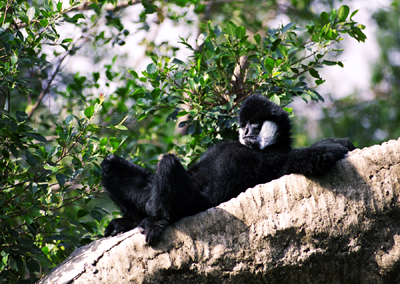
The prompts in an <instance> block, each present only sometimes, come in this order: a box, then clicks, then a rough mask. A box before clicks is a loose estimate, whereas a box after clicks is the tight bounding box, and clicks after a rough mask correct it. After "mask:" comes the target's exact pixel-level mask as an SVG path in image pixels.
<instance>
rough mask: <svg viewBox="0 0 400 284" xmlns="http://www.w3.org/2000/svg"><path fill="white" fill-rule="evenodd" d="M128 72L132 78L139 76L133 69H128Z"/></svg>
mask: <svg viewBox="0 0 400 284" xmlns="http://www.w3.org/2000/svg"><path fill="white" fill-rule="evenodd" d="M128 73H129V74H131V75H132V77H133V78H136V79H138V78H139V76H138V74H137V73H136V71H135V70H128Z"/></svg>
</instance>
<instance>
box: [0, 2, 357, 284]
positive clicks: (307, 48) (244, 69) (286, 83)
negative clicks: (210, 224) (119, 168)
mask: <svg viewBox="0 0 400 284" xmlns="http://www.w3.org/2000/svg"><path fill="white" fill-rule="evenodd" d="M109 2H110V3H111V4H113V5H114V7H116V9H115V11H111V10H107V9H106V5H107V4H108V2H106V1H99V2H96V1H92V2H90V3H83V2H81V1H70V2H69V5H66V6H67V8H66V7H65V6H63V4H62V2H58V1H54V2H53V1H47V0H46V1H44V2H43V3H39V4H37V5H32V6H31V5H30V4H29V3H31V2H29V3H28V2H26V1H21V0H15V1H9V0H8V1H7V0H0V42H1V45H0V107H1V110H0V134H1V136H0V145H1V148H0V149H1V150H0V151H1V152H0V232H1V233H0V251H1V252H0V255H1V259H2V261H1V262H0V271H1V272H0V283H12V282H17V281H22V280H24V279H25V278H27V277H28V278H29V279H25V280H27V281H28V282H34V281H35V280H36V279H37V278H38V277H40V276H41V275H43V274H44V273H46V271H47V270H46V269H48V268H51V267H52V266H54V265H56V264H58V263H60V262H61V261H62V260H63V259H65V257H66V256H67V255H69V254H70V253H71V252H72V251H73V250H74V249H75V248H76V247H78V246H80V245H84V244H87V243H89V242H90V241H92V240H94V239H96V238H99V237H100V236H101V235H102V232H103V228H104V225H105V224H106V223H107V222H108V220H109V219H110V217H111V216H112V215H113V214H114V213H111V212H110V211H111V210H112V207H109V205H108V204H107V203H106V202H105V201H104V202H102V203H101V206H99V203H96V202H97V201H98V200H103V193H102V192H101V190H100V179H101V172H100V168H99V161H100V160H99V159H101V158H103V157H105V156H106V155H108V154H109V153H112V152H113V153H114V152H117V151H120V152H124V153H129V155H131V157H132V158H133V161H134V162H136V163H140V161H138V160H139V159H138V156H139V155H142V156H145V157H146V158H147V159H148V161H150V164H151V163H152V162H154V161H156V157H157V155H159V154H160V153H161V152H164V151H165V150H171V149H174V150H175V151H176V152H177V154H179V155H180V156H181V157H182V158H183V159H184V160H185V162H186V163H187V164H190V163H191V162H193V161H195V160H196V159H197V158H198V157H199V155H200V153H201V152H202V151H203V149H204V148H206V147H209V146H210V145H213V144H214V143H216V142H217V141H218V140H220V139H227V138H232V137H235V139H236V120H235V117H236V115H235V114H236V113H237V111H238V108H239V106H240V103H241V102H242V101H243V100H244V99H245V98H246V97H247V96H249V95H251V94H253V93H260V94H263V95H266V96H268V97H269V98H270V99H271V100H273V101H275V102H276V103H278V104H281V105H283V106H286V105H287V104H288V103H289V102H291V100H292V98H293V97H296V96H300V97H302V98H303V99H304V100H305V101H309V100H316V101H321V100H323V99H322V97H321V96H320V95H319V94H318V93H317V92H316V90H315V87H316V86H318V85H320V84H322V83H323V82H324V80H323V79H322V78H321V77H320V75H319V73H318V68H322V67H324V66H331V65H339V66H342V63H341V62H340V61H337V60H336V59H335V57H334V56H332V54H336V53H337V52H339V50H336V49H334V48H333V44H334V43H337V42H339V41H341V40H342V38H341V37H340V34H341V33H347V34H348V35H350V36H351V37H353V38H355V39H356V40H358V41H364V40H365V35H364V34H363V32H362V29H363V28H364V27H363V26H362V25H357V24H356V23H355V22H354V21H353V20H352V17H353V16H354V14H355V12H353V13H352V14H351V15H350V11H349V9H348V7H347V6H342V7H341V8H340V9H339V10H338V11H336V10H333V11H331V12H330V13H329V14H328V13H322V14H321V16H320V17H319V18H318V19H316V20H314V21H313V22H311V23H310V24H309V25H307V26H306V29H301V28H300V27H299V25H298V24H295V23H289V24H287V25H285V26H282V27H280V28H279V29H277V30H269V31H268V33H266V34H261V33H255V34H254V35H252V36H250V34H251V33H249V30H248V28H246V27H245V26H244V25H243V26H241V25H237V24H235V23H234V22H232V21H229V22H227V23H225V24H223V25H221V26H212V25H211V24H210V23H208V24H206V26H205V27H206V28H205V30H204V32H203V33H201V35H200V36H199V38H198V39H197V45H198V48H196V47H194V46H191V45H190V44H189V43H188V41H187V40H186V39H184V38H181V44H182V45H183V46H186V47H187V48H189V49H190V50H191V51H192V53H193V56H192V57H191V58H189V59H188V60H187V61H186V60H181V59H178V58H176V57H174V58H171V56H168V54H163V53H162V52H161V51H160V50H161V49H157V48H156V47H155V44H154V43H149V44H148V46H147V49H146V54H147V55H149V56H150V57H151V59H152V63H151V64H149V65H148V66H147V68H146V70H144V71H143V72H141V73H140V74H139V73H138V72H137V71H135V70H128V71H126V70H124V69H123V68H117V67H115V65H116V64H117V63H116V61H117V59H118V57H117V56H115V57H113V58H112V59H110V60H109V62H108V63H107V64H105V65H104V66H102V67H104V68H102V69H101V70H93V72H91V73H90V74H89V75H88V74H79V73H74V74H71V76H69V74H67V75H65V73H62V72H61V69H62V63H63V61H64V60H65V59H66V58H69V57H72V56H74V55H75V54H76V53H77V52H78V51H80V50H81V49H83V47H84V46H86V45H88V42H90V43H91V44H92V45H93V46H97V47H99V46H107V48H108V49H109V48H110V47H113V46H116V45H124V44H125V40H126V37H128V36H129V31H127V30H126V29H125V28H124V25H123V24H122V21H121V18H120V16H121V14H119V13H118V9H117V8H119V7H118V5H119V3H118V2H117V1H109ZM168 2H170V3H169V4H166V2H165V1H161V2H153V1H142V5H143V11H142V13H141V14H140V16H139V22H140V23H141V27H140V29H141V30H144V31H147V30H148V29H149V24H148V19H147V16H148V15H152V14H156V15H157V20H158V21H159V22H163V21H164V19H165V18H166V17H168V18H170V19H172V20H173V21H179V20H180V19H181V18H182V17H185V16H182V15H185V14H184V13H183V14H182V13H178V12H176V9H171V8H170V7H171V6H168V5H175V6H172V7H173V8H176V7H185V8H186V9H187V7H189V6H190V7H191V8H192V9H193V10H194V11H195V12H196V13H203V12H204V11H205V10H206V9H208V6H207V5H208V4H207V3H206V2H202V1H198V0H191V1H184V0H176V1H168ZM272 2H273V1H272ZM34 3H36V2H34ZM135 3H136V2H135ZM83 4H84V6H82V5H83ZM130 4H132V3H130ZM78 7H79V8H80V9H91V13H88V14H84V13H81V12H80V10H78V9H77V8H78ZM349 15H350V16H349ZM102 20H103V23H104V25H100V24H99V22H101V21H102ZM188 22H189V20H188ZM61 23H69V24H72V25H74V26H75V27H77V28H79V29H80V30H81V31H82V34H81V35H80V36H79V37H78V38H77V39H75V38H74V39H72V38H62V37H61V35H60V33H59V25H60V24H61ZM251 26H252V27H254V26H255V24H253V25H251ZM303 38H305V40H304V39H303ZM45 47H61V50H62V51H61V52H60V51H59V49H54V50H53V54H52V56H53V57H54V58H55V59H56V60H53V63H51V62H50V61H51V60H49V59H48V57H49V55H48V53H46V52H44V49H45ZM171 50H172V54H173V55H174V54H175V51H176V48H174V47H170V46H168V51H171ZM169 54H171V52H169ZM105 55H106V56H108V54H105ZM97 56H98V57H101V54H100V55H97ZM54 62H55V63H54ZM307 74H310V75H311V77H312V78H313V82H308V81H307V79H306V75H307ZM102 83H104V84H105V86H106V87H107V88H110V86H112V85H116V87H115V89H114V90H113V91H112V92H111V94H110V95H108V96H107V97H106V99H105V97H104V96H103V95H98V94H99V93H100V91H99V90H100V88H101V87H100V85H101V84H102ZM51 95H53V96H56V99H58V100H59V101H61V106H56V107H55V109H52V108H50V107H49V108H48V109H47V111H46V112H42V113H40V112H39V110H40V108H41V103H42V101H43V100H44V98H46V97H47V98H49V97H51ZM5 108H7V110H4V109H5ZM14 109H17V110H16V111H14ZM286 109H287V111H288V112H291V109H290V108H286ZM12 114H15V115H12ZM130 114H132V115H130ZM128 115H130V116H129V117H128ZM178 120H179V121H180V123H179V126H180V127H181V128H186V129H187V133H188V134H189V136H183V137H178V136H174V135H172V134H171V133H172V132H173V127H174V124H173V123H169V124H167V126H165V121H167V122H175V121H178ZM123 123H124V124H125V125H123ZM132 125H134V127H133V126H132ZM125 130H129V131H125ZM121 133H122V134H126V133H128V134H126V136H122V135H121ZM128 135H129V136H128ZM147 164H148V163H147ZM108 208H110V210H109V209H108Z"/></svg>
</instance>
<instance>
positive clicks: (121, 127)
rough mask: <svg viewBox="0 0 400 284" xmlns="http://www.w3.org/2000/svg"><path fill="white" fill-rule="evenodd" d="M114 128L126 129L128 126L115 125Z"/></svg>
mask: <svg viewBox="0 0 400 284" xmlns="http://www.w3.org/2000/svg"><path fill="white" fill-rule="evenodd" d="M115 128H116V129H118V130H128V128H127V127H126V126H125V125H116V126H115Z"/></svg>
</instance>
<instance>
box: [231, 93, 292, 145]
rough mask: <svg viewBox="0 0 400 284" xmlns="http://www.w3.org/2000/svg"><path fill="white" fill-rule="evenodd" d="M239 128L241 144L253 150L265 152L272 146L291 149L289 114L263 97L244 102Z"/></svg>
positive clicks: (251, 97) (254, 96)
mask: <svg viewBox="0 0 400 284" xmlns="http://www.w3.org/2000/svg"><path fill="white" fill-rule="evenodd" d="M239 126H240V128H239V142H240V143H242V144H243V145H245V146H247V147H249V148H251V149H254V150H264V149H265V148H266V147H268V146H271V145H279V146H280V147H284V148H285V147H288V148H290V147H291V144H292V139H291V132H290V130H291V124H290V120H289V116H288V114H287V112H286V111H284V110H283V109H282V108H281V107H280V106H278V105H277V104H275V103H273V102H271V101H270V100H268V99H267V98H265V97H263V96H261V95H252V96H250V97H248V98H247V99H246V100H245V101H244V102H243V105H242V107H241V109H240V113H239Z"/></svg>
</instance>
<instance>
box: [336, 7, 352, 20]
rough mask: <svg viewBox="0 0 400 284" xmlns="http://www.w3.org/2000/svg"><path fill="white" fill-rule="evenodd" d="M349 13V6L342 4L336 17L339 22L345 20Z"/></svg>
mask: <svg viewBox="0 0 400 284" xmlns="http://www.w3.org/2000/svg"><path fill="white" fill-rule="evenodd" d="M349 13H350V8H349V6H347V5H343V6H341V7H340V8H339V11H338V17H339V20H340V21H341V22H344V21H346V18H347V16H348V15H349Z"/></svg>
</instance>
